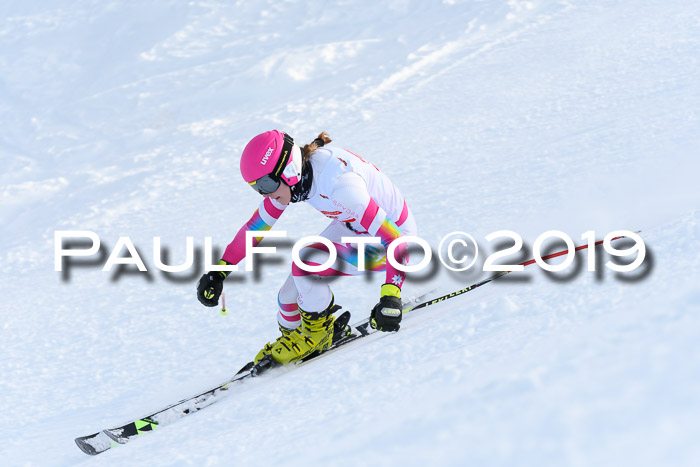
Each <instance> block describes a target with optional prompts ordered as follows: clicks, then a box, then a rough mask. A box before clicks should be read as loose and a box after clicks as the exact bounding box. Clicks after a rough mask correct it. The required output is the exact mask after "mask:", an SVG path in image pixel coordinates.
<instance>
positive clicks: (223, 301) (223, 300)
mask: <svg viewBox="0 0 700 467" xmlns="http://www.w3.org/2000/svg"><path fill="white" fill-rule="evenodd" d="M219 313H221V316H226V315H227V314H228V310H227V309H226V294H225V293H223V292H221V309H220V310H219Z"/></svg>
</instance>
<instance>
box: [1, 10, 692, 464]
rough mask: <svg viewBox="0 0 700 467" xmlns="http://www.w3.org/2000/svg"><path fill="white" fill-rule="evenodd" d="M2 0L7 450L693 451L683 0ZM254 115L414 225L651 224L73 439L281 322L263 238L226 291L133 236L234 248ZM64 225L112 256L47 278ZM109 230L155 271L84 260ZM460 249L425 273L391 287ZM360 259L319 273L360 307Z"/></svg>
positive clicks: (110, 238)
mask: <svg viewBox="0 0 700 467" xmlns="http://www.w3.org/2000/svg"><path fill="white" fill-rule="evenodd" d="M0 12H2V16H1V18H2V21H1V22H0V50H1V51H2V53H0V77H1V78H0V109H2V112H0V123H1V124H2V128H3V131H2V134H1V135H0V162H2V164H1V165H2V167H3V169H2V171H1V172H0V221H1V227H0V230H1V231H2V239H3V242H2V246H0V274H2V278H1V279H2V280H1V283H2V284H3V285H2V297H3V301H2V304H0V316H2V320H1V321H0V342H1V343H2V347H1V348H2V351H1V353H0V439H2V440H3V443H2V446H0V454H2V459H3V464H4V465H42V466H45V465H61V466H63V465H74V464H78V463H85V464H93V465H96V464H106V465H134V464H145V463H148V464H154V465H219V464H236V463H241V464H254V465H270V464H272V463H285V464H294V465H297V464H299V465H301V464H304V465H313V464H315V463H324V464H332V465H350V464H353V465H354V464H358V463H359V464H367V465H389V464H409V465H418V464H426V463H430V464H441V465H465V464H469V465H513V464H518V465H522V464H525V465H697V464H698V462H700V449H699V448H698V444H697V441H696V438H697V434H698V433H700V422H698V420H700V403H699V402H698V397H697V394H696V393H697V390H696V388H697V387H698V385H699V384H700V381H699V380H698V376H697V375H698V374H700V344H699V343H698V342H700V340H699V339H698V335H699V333H700V318H698V316H699V315H698V313H699V312H700V289H698V286H697V283H698V276H699V274H698V273H699V268H700V266H698V265H699V264H700V255H699V252H700V235H699V231H698V221H699V220H700V211H699V210H698V208H699V207H700V202H699V201H700V192H699V191H698V190H697V189H696V188H695V178H696V174H697V172H698V167H699V166H700V164H698V162H697V156H698V147H700V137H698V131H697V129H698V128H699V127H700V122H699V120H698V110H697V109H698V108H700V82H699V81H698V79H697V77H698V76H700V52H699V51H700V33H699V31H700V28H699V27H698V26H699V25H700V6H698V5H696V4H695V3H693V2H682V1H679V0H672V1H666V2H661V1H660V0H652V1H648V2H638V4H637V3H635V4H633V3H624V2H614V1H612V0H594V1H589V2H582V1H549V0H532V1H518V0H498V1H492V2H484V1H479V2H467V1H459V0H449V1H444V2H442V3H441V4H437V3H436V2H430V3H426V2H416V1H410V0H394V1H391V2H379V3H377V2H357V3H353V4H345V3H341V2H338V3H332V4H328V3H327V2H321V1H317V0H309V1H290V2H284V3H279V2H272V1H267V2H253V3H246V2H235V3H232V4H228V3H217V2H199V1H194V2H172V1H165V0H159V1H156V2H150V3H149V4H148V5H144V4H143V3H142V2H133V1H125V2H119V3H109V4H101V3H99V2H98V3H95V2H90V1H86V0H79V1H73V2H67V1H65V0H61V1H55V2H32V3H23V4H20V3H17V2H9V3H6V4H3V5H2V6H0ZM275 127H276V128H280V129H284V130H285V131H288V132H289V133H291V134H293V135H295V137H296V138H298V139H299V140H302V141H306V140H311V139H312V138H313V137H314V136H315V135H316V134H317V133H318V132H319V131H321V130H327V131H328V132H329V133H330V134H331V136H332V137H333V138H334V140H335V141H336V143H337V144H339V145H341V146H343V147H346V148H348V149H349V150H351V151H353V152H355V153H357V154H361V155H363V156H366V157H367V158H368V159H369V160H371V161H372V162H374V163H375V164H376V165H377V166H378V167H380V168H381V169H382V170H383V171H385V172H387V173H388V174H389V176H390V177H392V179H394V180H396V181H397V184H398V185H399V187H400V188H401V189H402V190H403V191H404V193H405V195H406V197H407V200H408V202H409V204H410V205H411V207H412V210H413V212H414V214H415V215H416V218H417V221H418V224H419V233H420V235H421V236H422V237H423V238H425V239H426V240H428V241H429V242H430V243H431V245H433V246H434V247H437V245H438V243H439V241H440V239H441V238H442V237H443V236H444V235H445V234H447V233H449V232H452V231H454V230H462V231H467V232H469V233H471V234H472V235H474V236H475V237H476V238H477V239H478V240H479V243H480V246H481V247H482V248H483V251H489V249H488V247H489V245H488V242H486V241H485V240H484V237H485V236H486V235H487V234H489V233H491V232H493V231H495V230H502V229H510V230H515V231H516V232H518V233H520V234H521V235H522V236H523V238H524V239H525V241H526V243H527V244H529V245H530V246H531V245H532V243H533V242H534V240H535V238H537V236H538V235H539V234H541V233H542V232H544V231H546V230H551V229H558V230H563V231H565V232H567V233H569V234H570V235H571V236H572V237H573V238H574V241H575V242H576V243H581V240H580V235H581V234H582V233H583V232H585V231H588V230H595V231H596V232H597V234H598V237H599V238H602V236H603V235H604V234H605V233H607V232H609V231H611V230H616V229H621V228H628V229H632V230H637V229H641V230H642V233H641V235H642V237H643V238H644V240H645V242H646V244H647V246H648V249H649V260H648V262H647V265H650V266H648V267H649V268H650V271H648V273H647V274H646V276H645V277H643V278H642V279H641V280H638V281H625V280H623V279H621V278H619V277H617V276H616V275H615V274H613V273H612V272H611V271H608V270H606V271H604V272H602V273H601V274H600V275H596V274H593V273H588V272H586V271H585V264H584V263H585V253H579V255H578V260H577V261H578V262H577V264H578V265H579V267H581V269H580V270H579V272H578V273H576V274H574V275H573V278H572V279H570V280H568V281H555V280H552V279H551V278H548V277H547V276H546V275H545V274H543V273H542V272H540V271H538V270H537V269H530V270H527V275H528V277H529V278H530V279H529V281H517V280H513V279H512V278H511V277H510V276H511V275H509V276H506V277H505V278H503V279H502V280H499V281H495V282H493V283H490V284H487V285H485V286H484V287H482V288H479V289H477V290H474V291H472V292H469V293H468V294H465V295H463V296H461V297H459V298H454V299H451V300H448V301H445V302H443V303H440V304H438V305H435V306H431V307H429V308H427V309H425V310H423V311H419V312H416V313H415V314H409V315H407V316H406V317H405V320H404V322H403V324H402V329H401V331H400V332H399V333H397V334H393V335H382V336H380V337H379V338H376V339H372V340H370V341H368V342H366V343H359V344H358V345H356V346H351V347H348V348H347V349H345V350H341V351H339V352H337V353H335V355H333V356H329V357H328V358H327V359H322V360H319V361H317V362H312V363H310V364H308V365H305V366H303V367H300V368H298V369H295V370H293V371H280V372H276V373H271V374H268V375H264V376H262V377H260V378H258V379H256V380H254V381H250V382H249V383H246V384H243V385H241V386H239V387H237V388H235V390H234V391H232V393H231V396H230V397H228V398H226V399H225V400H222V401H221V402H220V403H217V404H216V405H215V406H213V407H211V408H208V409H206V410H204V411H202V412H200V413H197V414H193V415H191V416H189V417H187V418H186V419H184V420H181V421H179V422H177V423H174V424H172V425H169V426H167V427H163V429H162V430H157V431H156V432H154V433H151V434H149V435H148V436H144V437H143V438H141V439H137V440H134V441H133V442H131V443H129V444H128V445H127V446H125V447H120V448H118V449H113V450H110V451H108V452H105V453H104V454H101V455H100V456H97V457H95V458H88V457H86V456H85V455H84V454H82V453H81V452H80V451H79V450H78V449H77V448H76V447H75V445H74V443H73V438H75V437H76V436H80V435H85V434H89V433H92V432H94V431H97V430H98V429H102V428H107V427H110V426H116V425H117V424H119V423H122V422H124V421H126V420H129V419H132V418H134V417H137V416H142V415H145V414H147V413H150V412H152V411H154V410H157V409H159V408H162V407H163V406H165V405H168V404H169V403H171V402H174V401H176V400H178V399H180V398H183V397H187V396H189V395H191V394H193V393H195V392H198V391H202V390H205V389H207V388H208V387H210V386H214V385H216V384H219V383H221V382H222V381H224V380H226V378H228V377H230V376H231V375H232V374H233V373H234V372H235V371H236V370H237V369H238V368H239V367H240V366H242V364H244V363H245V362H246V361H248V360H249V359H250V358H251V357H252V356H254V355H255V353H256V352H257V351H258V350H259V348H260V347H261V346H262V345H263V344H264V343H265V342H266V341H268V340H271V339H273V338H275V337H276V335H277V332H278V331H277V329H276V322H275V312H276V308H275V307H276V302H275V296H274V294H275V292H276V290H277V287H278V286H279V285H280V284H281V283H282V281H283V280H284V279H285V277H286V275H287V274H288V270H289V269H288V267H287V266H286V265H285V262H284V261H281V262H279V263H277V264H270V265H265V266H263V269H262V275H261V277H262V280H258V281H255V280H253V279H252V278H251V277H246V276H245V275H243V274H239V275H238V276H237V277H238V278H237V279H236V280H232V279H229V280H228V281H227V283H226V293H227V295H226V297H227V304H228V306H229V308H230V309H231V312H230V313H229V315H228V316H226V317H222V316H220V315H219V314H218V313H217V312H216V310H210V309H205V308H204V307H201V306H200V305H199V303H198V302H197V301H196V298H195V294H194V284H195V283H196V280H197V278H198V276H199V271H195V272H194V273H192V274H189V275H188V276H186V277H181V278H180V280H179V281H171V280H166V279H165V278H164V277H163V276H162V275H161V274H160V273H159V272H158V271H156V270H155V269H154V267H153V264H154V263H153V257H152V255H153V245H152V239H153V237H154V236H160V237H162V244H163V245H164V246H165V247H166V248H167V249H168V250H169V251H170V257H169V258H168V261H169V262H170V263H171V264H178V263H180V262H182V261H183V260H184V259H185V254H184V245H185V237H187V236H192V237H194V239H195V245H196V246H197V247H199V248H202V247H203V241H204V237H206V236H212V237H213V239H214V243H215V244H216V245H217V246H218V247H219V248H224V247H225V245H226V244H227V242H228V241H230V239H231V238H232V237H233V235H234V234H235V232H236V231H237V229H238V228H239V226H240V225H241V223H242V222H244V221H245V220H247V219H248V218H249V216H250V215H251V213H252V211H253V210H254V209H255V207H256V206H257V203H258V201H259V198H258V196H257V195H256V194H255V193H254V192H252V190H250V189H248V188H247V187H245V185H244V184H243V183H241V182H240V176H239V175H238V157H239V154H240V152H241V150H242V148H243V147H244V145H245V143H246V142H247V140H248V139H249V138H250V137H252V136H253V135H255V134H257V133H259V132H261V131H264V130H267V129H270V128H275ZM325 224H326V220H325V219H324V218H322V217H321V216H319V215H318V214H315V213H314V212H313V210H312V209H310V208H309V207H307V206H302V207H296V208H295V209H294V212H293V213H289V214H288V215H286V216H285V217H283V218H282V219H281V220H280V222H279V223H278V228H279V229H280V230H287V231H288V232H290V235H293V238H294V239H298V238H301V237H302V236H304V235H310V234H315V233H317V232H319V231H320V230H321V229H322V228H323V227H324V226H325ZM56 230H92V231H95V232H96V233H98V235H99V236H100V237H101V239H102V242H103V246H104V254H105V256H104V257H103V258H102V261H101V262H100V263H99V264H97V262H96V264H93V265H92V266H87V267H79V268H74V269H72V271H71V274H70V279H69V280H67V281H64V280H62V279H61V274H60V273H57V272H54V271H53V264H54V261H53V252H54V244H53V238H54V231H56ZM120 236H129V237H130V238H131V239H132V240H133V242H134V243H135V244H136V246H137V247H138V250H139V252H140V254H141V255H142V257H143V259H144V261H145V263H146V265H147V266H148V267H149V270H150V273H149V274H148V275H144V274H122V275H115V274H114V273H105V272H101V271H100V269H101V265H102V263H103V262H104V260H105V259H106V255H107V254H109V252H110V250H111V248H112V247H114V245H115V244H116V242H117V240H118V238H119V237H120ZM282 251H283V252H284V254H285V255H288V253H289V249H287V250H282ZM601 253H602V250H598V254H601ZM481 259H482V260H483V257H482V258H481ZM606 260H607V258H606V259H605V260H604V261H606ZM604 261H602V262H600V263H599V267H600V264H602V263H604ZM198 267H199V268H201V264H200V265H198ZM529 268H534V266H530V267H529ZM482 276H483V275H481V274H478V273H476V272H473V271H472V272H469V273H462V274H447V273H446V272H445V271H444V270H439V271H438V273H437V274H436V275H435V276H434V277H431V278H430V279H429V280H426V281H423V282H417V281H408V282H407V286H406V292H405V293H406V295H408V296H411V295H418V294H420V293H421V292H423V291H425V290H430V289H432V288H434V287H438V288H439V290H438V291H436V292H435V295H438V294H440V293H447V292H450V291H452V290H457V289H459V288H462V287H464V286H466V285H468V284H471V283H474V282H477V281H478V280H479V279H480V278H481V277H482ZM380 283H381V277H379V276H375V277H371V278H368V279H360V278H355V279H348V280H344V281H339V282H336V283H334V285H333V288H334V292H335V295H336V297H337V298H338V302H339V303H341V304H342V305H344V306H345V308H347V309H350V310H351V311H352V312H353V313H354V319H353V320H359V319H361V318H363V317H365V315H366V314H367V313H368V310H369V309H370V308H371V307H372V306H373V304H374V303H375V301H376V298H377V297H376V295H377V291H378V287H377V286H378V285H379V284H380Z"/></svg>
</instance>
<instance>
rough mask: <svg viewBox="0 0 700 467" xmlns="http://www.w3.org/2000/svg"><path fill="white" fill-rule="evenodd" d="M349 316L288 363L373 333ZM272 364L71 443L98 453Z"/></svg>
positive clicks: (208, 401)
mask: <svg viewBox="0 0 700 467" xmlns="http://www.w3.org/2000/svg"><path fill="white" fill-rule="evenodd" d="M349 319H350V312H347V311H346V312H344V313H342V314H341V315H340V316H338V318H337V319H336V323H337V328H336V330H335V331H334V332H335V333H336V334H337V336H336V335H334V339H333V345H331V347H329V348H328V349H327V350H325V351H324V352H321V353H317V354H311V355H309V356H308V357H306V358H304V359H303V360H300V361H299V362H296V363H294V364H292V366H299V365H303V364H305V363H307V362H310V361H312V360H315V359H317V358H319V357H324V356H326V355H328V354H330V353H332V352H333V351H335V350H337V349H338V348H340V347H342V346H344V345H345V344H348V343H350V342H353V341H355V340H357V339H360V338H362V337H365V336H368V335H370V334H373V333H374V332H375V331H374V330H373V329H368V328H369V320H368V319H364V320H362V321H360V322H358V323H356V324H355V325H353V326H350V325H348V324H347V323H348V321H349ZM274 366H275V365H272V364H271V360H270V359H263V360H261V361H260V362H259V363H258V365H255V364H254V363H253V362H249V363H247V364H246V365H245V366H244V367H243V368H241V369H240V370H239V371H238V373H236V375H235V376H234V377H233V378H231V379H230V380H228V381H226V382H225V383H222V384H220V385H218V386H216V387H214V388H211V389H209V390H208V391H205V392H202V393H200V394H197V395H195V396H192V397H189V398H186V399H182V400H181V401H179V402H176V403H174V404H171V405H169V406H167V407H165V408H164V409H161V410H159V411H157V412H154V413H152V414H150V415H148V416H146V417H143V418H139V419H137V420H133V421H131V422H128V423H126V424H124V425H122V426H119V427H116V428H110V429H105V430H102V431H98V432H97V433H93V434H90V435H87V436H81V437H78V438H75V443H76V444H77V445H78V447H79V448H80V450H81V451H83V452H84V453H85V454H89V455H91V456H94V455H97V454H100V453H102V452H104V451H106V450H108V449H111V448H113V447H116V446H119V445H121V444H126V443H127V442H128V441H129V440H130V439H131V438H134V437H136V436H139V435H141V434H144V433H148V432H150V431H153V430H156V429H158V428H160V427H162V426H165V425H168V424H170V423H172V422H174V421H175V420H178V419H180V418H182V417H184V416H186V415H189V414H191V413H194V412H197V411H199V410H201V409H203V408H205V407H208V406H210V405H212V404H214V403H215V402H217V401H219V400H220V399H221V398H222V397H223V396H225V395H227V394H226V393H227V391H229V390H230V389H231V388H232V387H234V386H235V385H237V384H240V383H242V382H243V381H245V380H247V379H249V378H252V377H255V376H257V375H260V374H262V373H263V372H265V371H267V370H268V369H270V368H272V367H274Z"/></svg>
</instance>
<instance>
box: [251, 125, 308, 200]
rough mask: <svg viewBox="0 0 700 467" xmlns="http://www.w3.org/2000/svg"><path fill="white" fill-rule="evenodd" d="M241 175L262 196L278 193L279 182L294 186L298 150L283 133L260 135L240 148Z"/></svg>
mask: <svg viewBox="0 0 700 467" xmlns="http://www.w3.org/2000/svg"><path fill="white" fill-rule="evenodd" d="M241 175H243V179H244V180H245V181H246V182H248V184H249V185H250V186H252V187H253V189H254V190H256V191H257V192H259V193H261V194H268V193H272V192H274V191H275V190H277V188H279V186H280V181H284V183H286V184H287V185H289V186H290V187H291V186H292V185H296V184H297V183H299V180H301V149H299V146H297V144H296V143H295V142H294V140H293V139H292V137H291V136H289V135H288V134H286V133H283V132H281V131H278V130H272V131H266V132H265V133H261V134H259V135H258V136H256V137H255V138H253V139H251V140H250V142H248V144H247V145H246V147H245V149H243V155H242V156H241Z"/></svg>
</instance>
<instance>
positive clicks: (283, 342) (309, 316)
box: [255, 300, 341, 365]
mask: <svg viewBox="0 0 700 467" xmlns="http://www.w3.org/2000/svg"><path fill="white" fill-rule="evenodd" d="M340 308H341V307H340V306H338V305H333V301H332V300H331V304H330V305H328V308H326V309H325V310H324V311H321V312H315V313H309V312H306V311H304V310H302V309H299V313H300V314H301V326H300V327H299V328H297V329H293V330H289V329H283V330H282V336H280V337H279V338H278V339H277V340H276V341H275V342H274V343H269V342H268V343H267V344H265V347H263V349H262V350H261V351H260V352H258V355H257V356H256V357H255V363H256V364H257V363H258V362H260V361H261V360H262V359H263V358H264V357H265V356H266V355H269V356H270V357H271V358H272V360H274V362H275V364H278V365H285V364H287V363H291V362H296V361H298V360H302V359H304V358H306V357H308V356H310V355H312V354H314V353H316V352H323V351H324V350H326V349H328V348H329V347H330V346H331V345H332V344H333V331H334V327H333V323H334V317H333V313H335V312H336V311H338V310H339V309H340Z"/></svg>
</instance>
